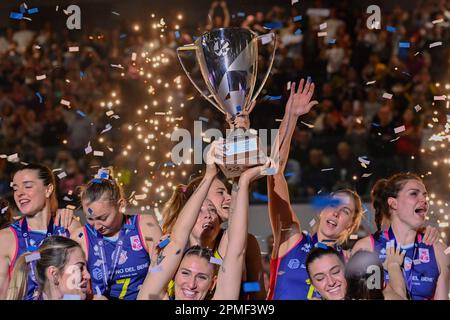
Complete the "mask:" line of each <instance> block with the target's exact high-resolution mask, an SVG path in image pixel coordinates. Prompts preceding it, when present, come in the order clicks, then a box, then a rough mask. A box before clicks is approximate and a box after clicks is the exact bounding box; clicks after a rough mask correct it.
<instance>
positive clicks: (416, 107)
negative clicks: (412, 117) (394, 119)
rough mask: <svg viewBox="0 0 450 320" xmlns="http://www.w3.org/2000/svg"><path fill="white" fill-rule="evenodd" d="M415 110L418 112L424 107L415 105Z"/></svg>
mask: <svg viewBox="0 0 450 320" xmlns="http://www.w3.org/2000/svg"><path fill="white" fill-rule="evenodd" d="M414 110H416V112H419V111H420V110H422V107H421V106H419V105H416V106H414Z"/></svg>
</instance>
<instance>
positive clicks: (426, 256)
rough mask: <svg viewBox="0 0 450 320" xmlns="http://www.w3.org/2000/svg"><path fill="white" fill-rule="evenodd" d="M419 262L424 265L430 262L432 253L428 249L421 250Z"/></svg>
mask: <svg viewBox="0 0 450 320" xmlns="http://www.w3.org/2000/svg"><path fill="white" fill-rule="evenodd" d="M419 260H420V262H422V263H428V262H430V251H429V250H428V249H426V248H419Z"/></svg>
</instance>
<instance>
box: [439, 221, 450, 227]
mask: <svg viewBox="0 0 450 320" xmlns="http://www.w3.org/2000/svg"><path fill="white" fill-rule="evenodd" d="M447 227H448V222H441V223H439V228H447Z"/></svg>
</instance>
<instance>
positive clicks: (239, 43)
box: [177, 28, 276, 178]
mask: <svg viewBox="0 0 450 320" xmlns="http://www.w3.org/2000/svg"><path fill="white" fill-rule="evenodd" d="M259 41H261V43H262V45H267V44H269V43H270V44H271V45H272V46H273V50H272V54H271V59H270V63H269V67H268V70H267V72H266V74H265V76H264V77H263V80H262V83H261V84H260V86H259V88H258V89H257V90H256V91H255V87H256V80H257V71H258V46H259ZM275 51H276V35H275V34H274V33H268V34H264V35H261V36H258V35H256V34H255V33H254V32H253V31H251V30H249V29H245V28H220V29H214V30H212V31H210V32H206V33H204V34H203V35H202V36H200V37H199V38H197V39H196V41H195V42H194V43H193V44H189V45H185V46H182V47H179V48H177V55H178V58H179V60H180V63H181V65H182V67H183V70H184V71H185V73H186V75H187V76H188V78H189V79H190V80H191V82H192V84H193V85H194V87H195V88H196V89H197V90H198V91H199V92H200V93H201V94H202V96H203V97H204V98H206V100H208V101H209V102H210V103H211V104H212V105H213V106H215V107H216V108H217V109H218V110H219V111H220V112H222V113H224V114H225V113H228V114H230V115H231V116H232V119H234V118H235V117H237V116H239V115H240V114H241V113H242V112H244V111H245V112H246V113H247V114H248V113H249V112H250V111H251V110H250V106H251V104H252V102H253V101H255V100H256V98H257V96H258V94H259V93H260V92H261V90H262V88H263V86H264V83H265V82H266V80H267V78H268V76H269V74H270V70H271V68H272V64H273V60H274V57H275ZM189 60H190V62H191V63H189ZM192 61H195V64H196V65H197V66H198V67H199V69H200V72H201V75H202V80H203V81H198V82H196V81H195V80H194V77H193V76H192V72H190V71H189V70H188V66H189V65H190V64H191V65H192ZM205 85H206V88H205ZM201 87H203V89H201ZM221 147H222V148H220V149H221V150H220V152H218V153H216V163H217V164H218V165H219V167H220V168H221V170H222V171H223V173H224V174H225V176H226V177H227V178H233V177H237V176H239V175H240V174H241V173H242V172H243V171H245V170H246V168H248V167H251V166H255V165H260V164H264V163H265V162H266V161H267V157H266V155H265V154H264V153H263V152H262V150H261V148H260V141H259V138H258V136H257V135H256V134H255V133H254V130H252V129H250V130H244V129H243V128H235V129H234V130H232V131H231V133H230V134H229V135H228V136H227V137H226V139H225V141H224V142H223V144H222V145H221Z"/></svg>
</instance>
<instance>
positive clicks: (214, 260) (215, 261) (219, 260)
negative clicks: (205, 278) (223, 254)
mask: <svg viewBox="0 0 450 320" xmlns="http://www.w3.org/2000/svg"><path fill="white" fill-rule="evenodd" d="M209 262H210V263H212V264H217V265H219V266H221V265H222V262H223V260H222V259H217V258H215V257H211V258H210V259H209Z"/></svg>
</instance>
